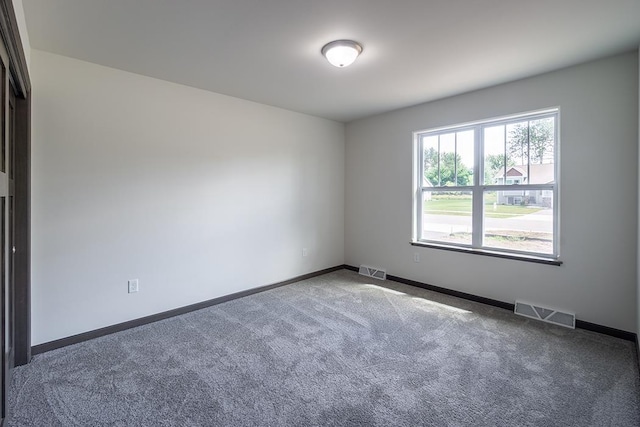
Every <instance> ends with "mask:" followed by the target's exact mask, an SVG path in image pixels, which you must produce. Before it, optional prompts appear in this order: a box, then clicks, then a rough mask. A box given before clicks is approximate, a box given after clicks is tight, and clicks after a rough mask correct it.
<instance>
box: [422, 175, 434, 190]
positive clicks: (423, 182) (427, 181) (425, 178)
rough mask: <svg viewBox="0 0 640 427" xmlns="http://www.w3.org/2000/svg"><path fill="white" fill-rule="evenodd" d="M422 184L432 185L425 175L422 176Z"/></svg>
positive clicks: (424, 185)
mask: <svg viewBox="0 0 640 427" xmlns="http://www.w3.org/2000/svg"><path fill="white" fill-rule="evenodd" d="M422 186H423V187H433V184H432V183H431V181H429V180H428V179H427V177H426V176H423V177H422Z"/></svg>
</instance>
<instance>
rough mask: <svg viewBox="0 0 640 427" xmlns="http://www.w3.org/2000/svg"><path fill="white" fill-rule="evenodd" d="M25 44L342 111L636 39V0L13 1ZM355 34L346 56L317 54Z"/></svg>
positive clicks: (354, 113)
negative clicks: (349, 59)
mask: <svg viewBox="0 0 640 427" xmlns="http://www.w3.org/2000/svg"><path fill="white" fill-rule="evenodd" d="M23 4H24V9H25V15H26V20H27V27H28V31H29V37H30V40H31V45H32V47H33V48H34V49H39V50H44V51H49V52H53V53H57V54H60V55H65V56H69V57H73V58H77V59H82V60H85V61H90V62H94V63H97V64H102V65H106V66H109V67H113V68H118V69H121V70H126V71H131V72H134V73H139V74H143V75H147V76H151V77H155V78H159V79H163V80H168V81H172V82H176V83H181V84H185V85H188V86H193V87H197V88H201V89H206V90H210V91H213V92H218V93H222V94H226V95H231V96H235V97H238V98H243V99H247V100H251V101H256V102H260V103H264V104H269V105H274V106H278V107H282V108H286V109H289V110H294V111H299V112H302V113H307V114H312V115H316V116H320V117H326V118H329V119H334V120H338V121H343V122H347V121H351V120H353V119H357V118H361V117H365V116H369V115H372V114H376V113H381V112H384V111H389V110H393V109H396V108H400V107H405V106H409V105H414V104H418V103H421V102H425V101H431V100H434V99H438V98H443V97H446V96H451V95H455V94H459V93H463V92H467V91H470V90H474V89H480V88H483V87H487V86H492V85H495V84H499V83H504V82H507V81H512V80H516V79H519V78H523V77H527V76H531V75H535V74H539V73H542V72H546V71H551V70H554V69H558V68H562V67H566V66H569V65H573V64H578V63H581V62H585V61H588V60H591V59H596V58H600V57H603V56H607V55H611V54H615V53H619V52H624V51H629V50H632V49H637V48H638V45H639V44H640V20H639V19H638V17H640V0H608V1H603V0H536V1H531V0H395V1H391V0H322V1H319V0H179V1H178V0H135V1H133V0H108V1H107V0H23ZM343 38H347V39H354V40H356V41H358V42H360V43H361V44H362V45H363V46H364V52H363V54H362V55H361V57H360V58H358V60H357V61H356V62H355V64H353V65H352V66H351V67H349V68H344V69H339V68H335V67H333V66H331V65H329V64H328V63H327V62H326V61H325V60H324V58H323V57H322V56H321V54H320V49H321V48H322V46H323V45H324V44H325V43H327V42H329V41H332V40H335V39H343Z"/></svg>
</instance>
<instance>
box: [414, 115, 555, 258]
mask: <svg viewBox="0 0 640 427" xmlns="http://www.w3.org/2000/svg"><path fill="white" fill-rule="evenodd" d="M558 113H559V111H558V110H557V109H553V110H545V111H539V112H536V113H530V114H526V115H525V114H523V115H518V116H511V117H503V118H500V119H495V120H490V121H483V122H478V123H472V124H465V125H459V126H452V127H448V128H441V129H434V130H427V131H421V132H415V133H414V141H415V142H414V143H415V147H414V148H415V151H414V171H415V186H416V192H415V197H414V236H413V242H414V243H415V244H424V245H433V246H437V247H443V248H452V249H460V250H469V251H472V252H473V251H475V252H479V253H486V254H498V255H507V256H515V257H521V258H524V259H534V260H542V261H544V260H548V261H555V260H557V258H558V179H557V177H558V162H557V154H558Z"/></svg>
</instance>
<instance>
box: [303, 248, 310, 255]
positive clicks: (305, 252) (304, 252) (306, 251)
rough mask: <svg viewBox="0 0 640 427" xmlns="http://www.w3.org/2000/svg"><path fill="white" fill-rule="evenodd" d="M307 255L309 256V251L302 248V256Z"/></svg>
mask: <svg viewBox="0 0 640 427" xmlns="http://www.w3.org/2000/svg"><path fill="white" fill-rule="evenodd" d="M307 255H309V249H307V248H302V256H307Z"/></svg>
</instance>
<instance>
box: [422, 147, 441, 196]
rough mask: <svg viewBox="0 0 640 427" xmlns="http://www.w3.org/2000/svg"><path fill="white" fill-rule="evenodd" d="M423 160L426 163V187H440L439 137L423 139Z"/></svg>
mask: <svg viewBox="0 0 640 427" xmlns="http://www.w3.org/2000/svg"><path fill="white" fill-rule="evenodd" d="M422 159H423V162H424V165H423V167H424V179H423V183H422V185H423V186H424V187H433V186H434V185H435V186H437V185H438V181H439V178H438V136H427V137H423V138H422Z"/></svg>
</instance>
